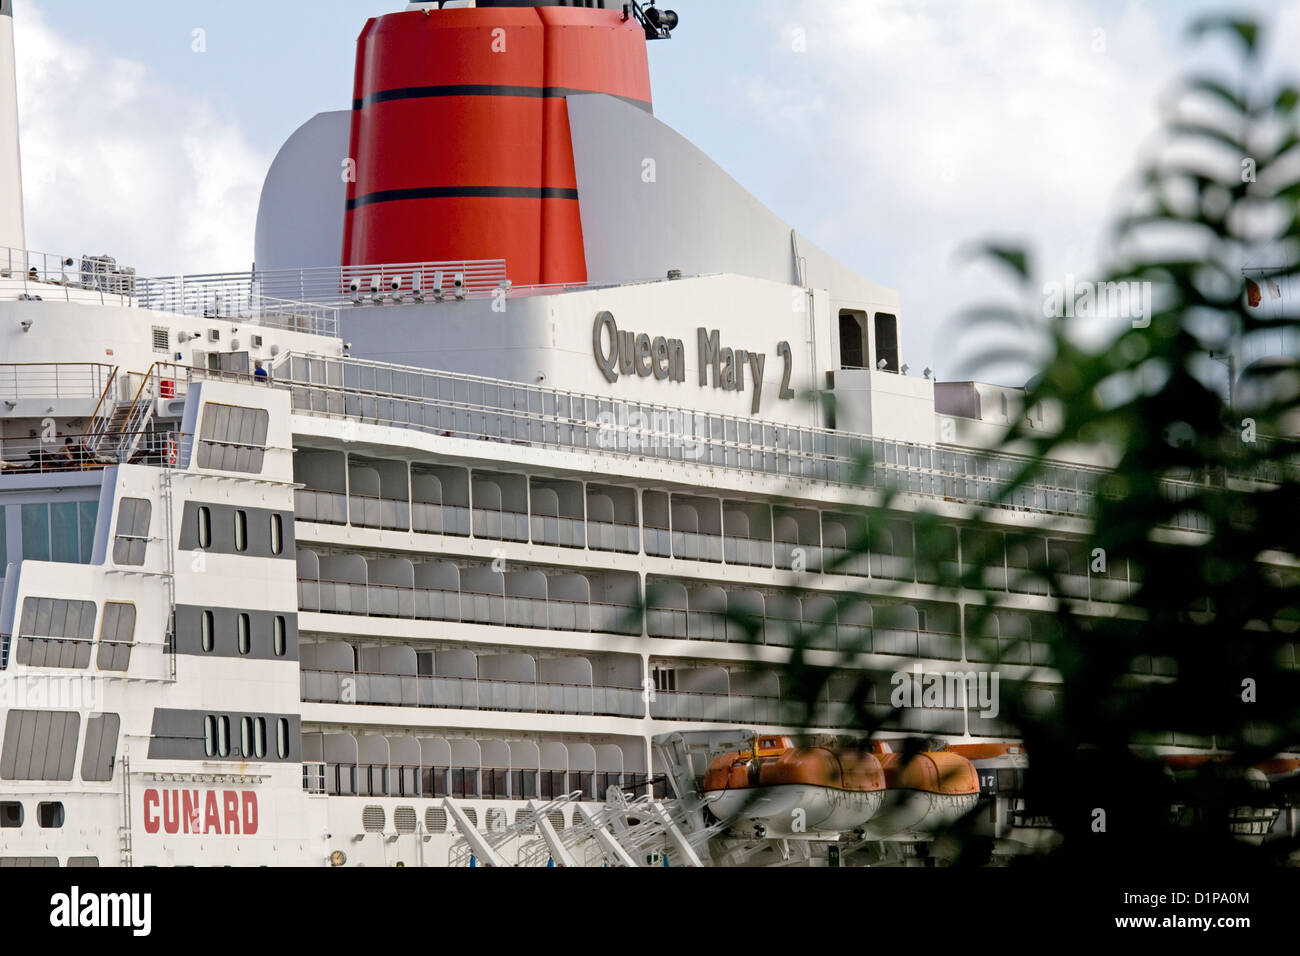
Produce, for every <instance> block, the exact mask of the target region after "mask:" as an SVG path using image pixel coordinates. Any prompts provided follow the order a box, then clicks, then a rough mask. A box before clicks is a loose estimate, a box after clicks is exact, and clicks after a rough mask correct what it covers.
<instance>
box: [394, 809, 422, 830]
mask: <svg viewBox="0 0 1300 956" xmlns="http://www.w3.org/2000/svg"><path fill="white" fill-rule="evenodd" d="M419 820H420V818H419V817H418V816H416V814H415V808H414V807H398V808H397V809H396V810H394V811H393V826H395V827H397V832H398V833H414V832H415V825H416V824H417V823H418V822H419Z"/></svg>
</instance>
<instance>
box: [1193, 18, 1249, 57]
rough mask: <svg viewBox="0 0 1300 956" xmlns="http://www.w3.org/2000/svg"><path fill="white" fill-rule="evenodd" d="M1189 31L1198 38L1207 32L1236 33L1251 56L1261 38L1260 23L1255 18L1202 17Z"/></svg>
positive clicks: (1194, 37) (1201, 37)
mask: <svg viewBox="0 0 1300 956" xmlns="http://www.w3.org/2000/svg"><path fill="white" fill-rule="evenodd" d="M1189 32H1190V34H1191V36H1192V38H1193V39H1196V40H1200V39H1204V37H1205V36H1206V35H1207V34H1213V33H1227V34H1229V35H1235V36H1236V37H1237V38H1238V39H1239V40H1241V42H1242V44H1243V45H1244V46H1245V48H1246V52H1247V54H1248V55H1250V56H1254V55H1255V53H1256V43H1257V41H1258V40H1259V24H1257V23H1255V22H1254V21H1253V20H1234V19H1233V18H1232V17H1221V16H1208V17H1202V18H1201V19H1199V20H1197V21H1195V22H1194V23H1193V24H1192V27H1191V30H1190V31H1189Z"/></svg>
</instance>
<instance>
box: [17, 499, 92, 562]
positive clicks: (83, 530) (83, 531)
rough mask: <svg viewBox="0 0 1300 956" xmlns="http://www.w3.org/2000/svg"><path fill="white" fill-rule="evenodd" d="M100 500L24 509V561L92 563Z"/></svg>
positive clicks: (63, 502) (24, 507)
mask: <svg viewBox="0 0 1300 956" xmlns="http://www.w3.org/2000/svg"><path fill="white" fill-rule="evenodd" d="M4 511H5V509H4V508H3V507H0V559H3V560H0V566H3V563H4V562H6V561H7V555H6V554H5V550H4V534H5V530H4V520H3V519H4ZM98 511H99V502H97V501H59V502H55V503H54V504H27V505H22V506H21V516H22V525H21V527H22V558H21V560H24V561H60V562H63V563H66V564H89V563H90V559H91V554H92V552H93V550H94V545H95V519H96V517H97V514H98Z"/></svg>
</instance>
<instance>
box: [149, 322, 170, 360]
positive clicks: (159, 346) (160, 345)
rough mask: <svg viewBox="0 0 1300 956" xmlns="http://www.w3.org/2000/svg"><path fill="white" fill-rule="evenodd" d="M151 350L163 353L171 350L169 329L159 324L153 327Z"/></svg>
mask: <svg viewBox="0 0 1300 956" xmlns="http://www.w3.org/2000/svg"><path fill="white" fill-rule="evenodd" d="M153 350H154V351H155V352H162V353H163V354H164V355H165V354H168V353H170V352H171V350H172V333H171V330H170V329H166V328H163V327H162V326H161V325H155V326H154V327H153Z"/></svg>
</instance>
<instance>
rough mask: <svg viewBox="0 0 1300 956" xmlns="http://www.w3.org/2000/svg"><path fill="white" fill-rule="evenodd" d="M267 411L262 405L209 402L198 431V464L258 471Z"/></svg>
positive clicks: (223, 468)
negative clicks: (260, 406)
mask: <svg viewBox="0 0 1300 956" xmlns="http://www.w3.org/2000/svg"><path fill="white" fill-rule="evenodd" d="M269 420H270V413H269V412H267V410H266V409H264V408H243V407H241V406H238V405H218V404H216V403H215V402H214V403H209V404H207V405H205V406H204V408H203V424H202V427H201V429H200V432H199V460H198V464H199V467H200V468H214V469H218V470H221V471H240V472H247V473H250V474H260V473H261V471H262V459H263V457H264V456H265V454H266V433H267V426H268V423H269Z"/></svg>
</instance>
